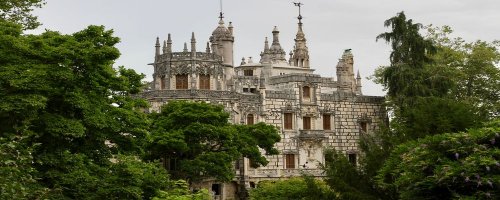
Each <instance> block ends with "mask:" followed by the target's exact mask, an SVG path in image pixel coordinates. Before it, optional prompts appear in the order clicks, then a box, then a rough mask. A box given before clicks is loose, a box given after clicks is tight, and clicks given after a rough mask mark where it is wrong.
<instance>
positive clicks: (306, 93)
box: [302, 86, 311, 98]
mask: <svg viewBox="0 0 500 200" xmlns="http://www.w3.org/2000/svg"><path fill="white" fill-rule="evenodd" d="M302 97H304V98H311V88H310V87H309V86H304V87H302Z"/></svg>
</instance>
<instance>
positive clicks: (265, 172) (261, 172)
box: [248, 169, 324, 178]
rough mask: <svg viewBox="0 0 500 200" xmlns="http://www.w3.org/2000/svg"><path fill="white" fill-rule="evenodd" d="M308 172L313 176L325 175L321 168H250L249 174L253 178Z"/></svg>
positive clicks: (298, 174)
mask: <svg viewBox="0 0 500 200" xmlns="http://www.w3.org/2000/svg"><path fill="white" fill-rule="evenodd" d="M302 174H307V175H311V176H316V177H320V176H324V171H323V170H321V169H249V170H248V176H249V177H251V178H280V177H293V176H301V175H302Z"/></svg>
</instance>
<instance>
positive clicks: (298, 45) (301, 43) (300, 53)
mask: <svg viewBox="0 0 500 200" xmlns="http://www.w3.org/2000/svg"><path fill="white" fill-rule="evenodd" d="M295 5H296V6H298V7H299V17H297V19H299V23H298V28H297V34H296V35H295V39H294V40H295V46H294V50H293V51H294V53H293V65H294V66H297V67H304V68H309V50H308V48H307V44H306V41H307V40H306V36H305V34H304V31H303V30H302V15H301V14H300V6H301V5H303V4H301V3H295Z"/></svg>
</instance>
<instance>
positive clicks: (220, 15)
mask: <svg viewBox="0 0 500 200" xmlns="http://www.w3.org/2000/svg"><path fill="white" fill-rule="evenodd" d="M219 5H220V12H219V18H220V20H222V18H224V13H223V12H222V0H219Z"/></svg>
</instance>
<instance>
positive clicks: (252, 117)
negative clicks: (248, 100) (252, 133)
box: [247, 114, 255, 125]
mask: <svg viewBox="0 0 500 200" xmlns="http://www.w3.org/2000/svg"><path fill="white" fill-rule="evenodd" d="M250 122H252V123H250ZM254 122H255V118H254V115H253V114H247V125H254V124H255V123H254Z"/></svg>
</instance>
